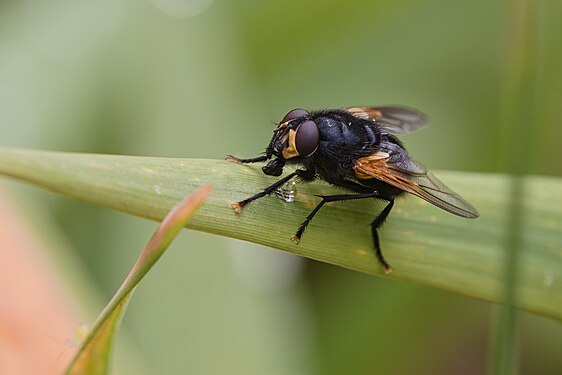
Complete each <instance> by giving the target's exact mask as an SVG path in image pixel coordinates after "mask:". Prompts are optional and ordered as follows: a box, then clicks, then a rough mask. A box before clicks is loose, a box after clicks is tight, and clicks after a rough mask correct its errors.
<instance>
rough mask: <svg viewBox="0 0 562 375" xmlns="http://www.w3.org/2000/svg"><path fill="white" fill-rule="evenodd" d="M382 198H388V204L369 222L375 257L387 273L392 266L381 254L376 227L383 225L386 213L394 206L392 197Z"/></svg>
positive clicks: (390, 270)
mask: <svg viewBox="0 0 562 375" xmlns="http://www.w3.org/2000/svg"><path fill="white" fill-rule="evenodd" d="M383 199H385V200H388V204H387V205H386V207H385V208H384V210H382V212H381V213H380V214H378V216H377V217H376V218H375V220H373V222H372V223H371V234H372V235H373V242H374V244H375V254H376V255H377V259H378V260H379V262H380V264H382V266H383V267H384V273H385V274H387V275H388V274H389V273H391V272H392V267H390V264H388V263H387V262H386V260H385V259H384V256H383V255H382V250H381V245H380V243H379V233H378V229H379V228H380V227H381V226H382V225H383V223H384V221H385V220H386V218H387V217H388V214H389V213H390V211H391V210H392V206H394V199H393V198H392V197H387V198H383Z"/></svg>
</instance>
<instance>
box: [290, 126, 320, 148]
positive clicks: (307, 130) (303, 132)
mask: <svg viewBox="0 0 562 375" xmlns="http://www.w3.org/2000/svg"><path fill="white" fill-rule="evenodd" d="M319 140H320V131H319V130H318V125H316V123H315V122H314V121H312V120H307V121H305V122H303V123H302V124H300V125H299V127H298V128H297V134H295V147H296V149H297V152H298V153H299V155H300V156H303V157H306V156H310V155H312V154H313V153H314V151H316V149H317V148H318V141H319Z"/></svg>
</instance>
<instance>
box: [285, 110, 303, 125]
mask: <svg viewBox="0 0 562 375" xmlns="http://www.w3.org/2000/svg"><path fill="white" fill-rule="evenodd" d="M306 116H308V112H307V111H305V110H304V109H302V108H296V109H293V110H292V111H290V112H289V113H287V114H286V115H285V117H283V120H281V124H284V123H286V122H287V121H291V120H294V119H296V118H299V117H306Z"/></svg>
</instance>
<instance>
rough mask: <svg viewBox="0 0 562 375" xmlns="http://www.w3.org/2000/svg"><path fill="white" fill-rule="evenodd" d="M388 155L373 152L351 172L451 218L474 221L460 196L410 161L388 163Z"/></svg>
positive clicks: (472, 212)
mask: <svg viewBox="0 0 562 375" xmlns="http://www.w3.org/2000/svg"><path fill="white" fill-rule="evenodd" d="M389 157H390V156H389V155H388V154H386V153H384V152H380V151H379V152H376V153H375V154H373V155H371V156H366V157H363V158H360V159H358V160H357V161H356V162H355V165H354V167H353V169H354V170H355V176H356V177H357V178H358V179H359V180H368V179H373V178H375V179H378V180H381V181H383V182H386V183H387V184H389V185H392V186H395V187H397V188H399V189H401V190H404V191H405V192H408V193H410V194H413V195H415V196H417V197H420V198H422V199H424V200H426V201H428V202H429V203H431V204H433V205H435V206H437V207H439V208H441V209H443V210H445V211H448V212H450V213H452V214H455V215H458V216H462V217H467V218H475V217H478V216H479V214H478V211H477V210H476V208H474V207H473V206H472V205H471V204H470V203H468V202H467V201H466V200H464V199H463V198H462V197H461V196H460V195H458V194H457V193H455V192H454V191H452V190H451V189H450V188H449V187H447V185H445V184H444V183H443V182H441V181H440V180H439V179H437V177H435V176H434V175H433V174H432V173H431V172H429V171H428V170H427V169H426V168H425V167H424V166H423V165H421V164H419V163H418V162H415V161H413V160H411V159H409V158H402V159H401V160H400V162H399V163H388V160H389Z"/></svg>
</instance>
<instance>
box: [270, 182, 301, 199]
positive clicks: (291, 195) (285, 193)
mask: <svg viewBox="0 0 562 375" xmlns="http://www.w3.org/2000/svg"><path fill="white" fill-rule="evenodd" d="M275 195H277V196H278V197H279V198H281V199H283V200H284V201H285V202H287V203H291V202H293V201H294V200H295V197H296V195H297V183H296V182H295V181H289V182H287V183H285V184H283V185H281V186H280V187H278V188H277V189H275Z"/></svg>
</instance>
